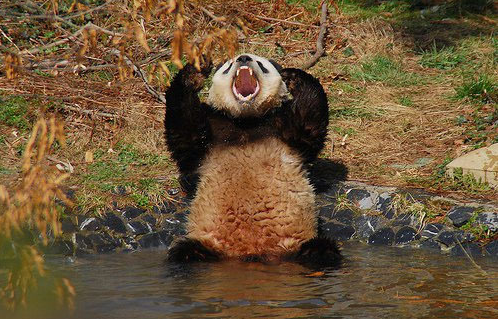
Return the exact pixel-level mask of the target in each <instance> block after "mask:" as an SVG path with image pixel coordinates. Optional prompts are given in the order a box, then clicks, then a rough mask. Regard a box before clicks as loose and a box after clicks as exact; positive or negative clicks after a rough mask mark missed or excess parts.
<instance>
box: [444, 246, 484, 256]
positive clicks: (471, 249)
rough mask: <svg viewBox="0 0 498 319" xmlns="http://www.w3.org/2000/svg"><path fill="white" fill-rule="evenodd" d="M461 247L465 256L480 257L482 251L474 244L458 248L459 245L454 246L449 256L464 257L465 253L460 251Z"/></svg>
mask: <svg viewBox="0 0 498 319" xmlns="http://www.w3.org/2000/svg"><path fill="white" fill-rule="evenodd" d="M462 247H463V248H464V249H465V251H466V252H467V254H469V255H470V256H472V257H479V256H482V251H481V248H480V247H479V245H477V244H476V243H464V244H462V246H461V247H460V245H456V246H455V247H453V248H452V249H451V255H452V256H466V255H465V252H464V251H463V250H462Z"/></svg>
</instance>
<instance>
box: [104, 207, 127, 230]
mask: <svg viewBox="0 0 498 319" xmlns="http://www.w3.org/2000/svg"><path fill="white" fill-rule="evenodd" d="M103 224H104V225H105V226H107V227H108V228H109V229H110V230H113V231H115V232H117V233H121V234H125V233H126V226H125V224H124V222H123V221H122V220H121V218H119V217H118V216H116V215H114V213H112V212H108V213H106V214H105V215H104V221H103Z"/></svg>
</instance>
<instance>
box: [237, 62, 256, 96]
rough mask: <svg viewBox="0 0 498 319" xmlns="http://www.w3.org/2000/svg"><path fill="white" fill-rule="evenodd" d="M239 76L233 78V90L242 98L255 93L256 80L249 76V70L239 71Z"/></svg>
mask: <svg viewBox="0 0 498 319" xmlns="http://www.w3.org/2000/svg"><path fill="white" fill-rule="evenodd" d="M238 71H239V74H238V75H237V77H236V78H235V90H237V93H239V94H240V95H242V96H243V97H246V96H249V95H251V94H254V93H255V92H256V89H257V87H258V80H256V78H255V77H254V76H253V75H252V74H251V72H250V71H249V69H239V70H238Z"/></svg>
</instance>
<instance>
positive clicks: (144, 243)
mask: <svg viewBox="0 0 498 319" xmlns="http://www.w3.org/2000/svg"><path fill="white" fill-rule="evenodd" d="M138 244H139V245H140V247H142V248H149V247H158V246H160V245H161V244H162V243H161V237H160V236H159V234H158V233H157V232H155V233H149V234H146V235H144V236H142V238H140V239H139V240H138Z"/></svg>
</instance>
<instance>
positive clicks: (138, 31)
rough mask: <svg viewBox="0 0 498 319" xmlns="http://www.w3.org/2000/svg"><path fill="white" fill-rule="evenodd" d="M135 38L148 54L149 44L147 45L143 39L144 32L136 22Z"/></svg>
mask: <svg viewBox="0 0 498 319" xmlns="http://www.w3.org/2000/svg"><path fill="white" fill-rule="evenodd" d="M135 38H136V39H137V41H138V43H140V45H141V46H142V47H143V48H144V49H145V51H147V52H150V48H149V44H148V43H147V38H146V37H145V33H144V30H143V29H142V27H141V26H140V24H138V22H135Z"/></svg>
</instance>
